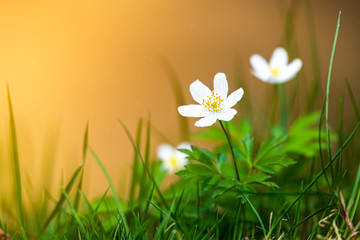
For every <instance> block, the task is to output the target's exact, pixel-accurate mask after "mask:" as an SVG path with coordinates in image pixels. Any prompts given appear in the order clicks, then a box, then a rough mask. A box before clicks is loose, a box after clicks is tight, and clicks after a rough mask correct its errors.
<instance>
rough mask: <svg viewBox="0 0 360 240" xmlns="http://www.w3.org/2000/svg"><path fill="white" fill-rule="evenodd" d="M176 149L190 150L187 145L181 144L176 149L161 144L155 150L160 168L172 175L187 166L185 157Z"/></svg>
mask: <svg viewBox="0 0 360 240" xmlns="http://www.w3.org/2000/svg"><path fill="white" fill-rule="evenodd" d="M177 149H189V150H190V149H191V146H190V144H189V143H186V142H183V143H181V144H179V145H178V146H177V147H176V148H174V147H173V146H171V145H170V144H161V145H160V146H159V147H158V149H157V155H158V158H159V159H160V160H161V161H162V167H163V168H164V169H165V170H167V171H168V173H174V172H177V171H179V170H181V169H184V166H185V165H186V164H188V159H187V158H186V157H187V155H186V154H185V153H182V152H180V151H178V150H177Z"/></svg>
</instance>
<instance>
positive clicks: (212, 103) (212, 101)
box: [202, 91, 224, 112]
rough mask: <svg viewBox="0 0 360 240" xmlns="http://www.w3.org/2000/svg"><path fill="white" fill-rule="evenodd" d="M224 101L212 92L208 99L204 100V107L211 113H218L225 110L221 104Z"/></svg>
mask: <svg viewBox="0 0 360 240" xmlns="http://www.w3.org/2000/svg"><path fill="white" fill-rule="evenodd" d="M223 101H224V100H223V99H222V98H221V97H220V96H219V95H218V94H217V93H214V91H213V92H212V94H211V95H210V96H207V97H206V99H203V102H202V105H204V107H205V108H206V109H207V110H209V112H218V111H221V110H223V108H222V107H221V103H222V102H223Z"/></svg>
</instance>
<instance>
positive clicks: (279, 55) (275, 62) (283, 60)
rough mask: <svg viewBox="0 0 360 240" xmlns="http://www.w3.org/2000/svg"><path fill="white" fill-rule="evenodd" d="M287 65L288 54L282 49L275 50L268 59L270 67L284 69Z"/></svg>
mask: <svg viewBox="0 0 360 240" xmlns="http://www.w3.org/2000/svg"><path fill="white" fill-rule="evenodd" d="M287 63H288V54H287V52H286V50H285V49H284V48H277V49H275V50H274V53H273V55H272V56H271V58H270V62H269V64H270V67H280V69H282V68H284V67H285V66H286V65H287Z"/></svg>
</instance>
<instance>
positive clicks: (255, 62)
mask: <svg viewBox="0 0 360 240" xmlns="http://www.w3.org/2000/svg"><path fill="white" fill-rule="evenodd" d="M250 63H251V66H252V67H253V71H252V73H253V74H254V75H255V77H257V78H259V79H260V80H262V81H264V82H268V83H273V84H277V83H284V82H286V81H289V80H290V79H292V78H293V77H295V75H296V74H297V73H298V72H299V71H300V69H301V67H302V61H301V60H300V59H299V58H296V59H294V60H293V61H292V62H291V63H290V64H288V54H287V52H286V50H285V49H284V48H277V49H275V51H274V53H273V55H272V56H271V58H270V61H269V63H268V62H267V61H266V60H265V59H264V58H263V57H262V56H260V55H258V54H254V55H252V56H251V57H250Z"/></svg>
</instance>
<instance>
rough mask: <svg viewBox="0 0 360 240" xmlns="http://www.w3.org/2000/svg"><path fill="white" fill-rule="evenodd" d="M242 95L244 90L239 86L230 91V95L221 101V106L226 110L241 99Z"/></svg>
mask: <svg viewBox="0 0 360 240" xmlns="http://www.w3.org/2000/svg"><path fill="white" fill-rule="evenodd" d="M243 95H244V90H243V89H242V88H239V89H238V90H236V91H235V92H233V93H231V94H230V96H229V97H228V98H227V99H226V100H225V101H224V102H223V104H222V105H221V107H222V108H223V109H224V110H226V109H229V108H231V107H232V106H234V105H235V104H236V103H237V102H238V101H240V100H241V98H242V96H243Z"/></svg>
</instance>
